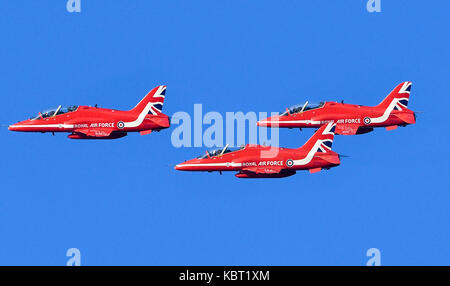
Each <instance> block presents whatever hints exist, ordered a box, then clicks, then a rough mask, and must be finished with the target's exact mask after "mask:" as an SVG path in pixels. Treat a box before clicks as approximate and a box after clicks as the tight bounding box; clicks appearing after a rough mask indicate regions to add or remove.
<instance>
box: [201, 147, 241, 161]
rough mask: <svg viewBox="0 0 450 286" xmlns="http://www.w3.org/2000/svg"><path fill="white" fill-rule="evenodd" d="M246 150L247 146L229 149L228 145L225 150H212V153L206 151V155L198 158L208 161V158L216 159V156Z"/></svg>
mask: <svg viewBox="0 0 450 286" xmlns="http://www.w3.org/2000/svg"><path fill="white" fill-rule="evenodd" d="M244 148H245V146H241V147H239V148H229V147H228V144H227V145H226V146H225V147H224V148H220V149H215V150H212V151H206V154H205V155H202V156H199V157H197V159H206V158H208V157H210V158H211V157H216V156H219V155H223V154H226V153H231V152H235V151H239V150H242V149H244Z"/></svg>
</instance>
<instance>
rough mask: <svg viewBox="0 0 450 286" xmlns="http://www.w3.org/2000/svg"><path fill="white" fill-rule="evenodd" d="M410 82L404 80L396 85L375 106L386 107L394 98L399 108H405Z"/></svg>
mask: <svg viewBox="0 0 450 286" xmlns="http://www.w3.org/2000/svg"><path fill="white" fill-rule="evenodd" d="M411 85H412V82H410V81H405V82H402V83H401V84H399V85H397V87H396V88H394V90H392V91H391V93H389V94H388V96H386V97H385V98H384V99H383V101H382V102H381V103H380V104H378V105H377V107H381V108H388V107H389V105H390V104H391V102H392V101H393V100H394V99H396V100H397V102H398V104H399V105H400V106H399V107H400V108H402V107H403V108H407V106H408V101H409V93H410V92H411Z"/></svg>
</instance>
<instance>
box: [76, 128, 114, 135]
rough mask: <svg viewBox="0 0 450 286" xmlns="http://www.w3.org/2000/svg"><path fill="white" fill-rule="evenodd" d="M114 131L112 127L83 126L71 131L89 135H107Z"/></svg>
mask: <svg viewBox="0 0 450 286" xmlns="http://www.w3.org/2000/svg"><path fill="white" fill-rule="evenodd" d="M113 131H114V129H113V128H91V129H89V128H84V129H76V130H74V131H73V132H74V133H79V134H82V135H86V136H89V137H108V136H109V135H111V133H112V132H113Z"/></svg>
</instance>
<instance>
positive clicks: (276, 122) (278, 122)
mask: <svg viewBox="0 0 450 286" xmlns="http://www.w3.org/2000/svg"><path fill="white" fill-rule="evenodd" d="M260 122H261V124H268V123H270V124H278V125H279V124H281V123H283V124H297V123H305V124H320V123H321V122H320V121H316V120H290V121H272V120H271V121H260Z"/></svg>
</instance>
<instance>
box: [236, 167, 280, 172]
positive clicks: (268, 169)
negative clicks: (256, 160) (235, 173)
mask: <svg viewBox="0 0 450 286" xmlns="http://www.w3.org/2000/svg"><path fill="white" fill-rule="evenodd" d="M281 170H283V168H282V167H280V166H266V167H248V168H244V169H242V171H245V172H252V173H255V174H279V173H280V172H281Z"/></svg>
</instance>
